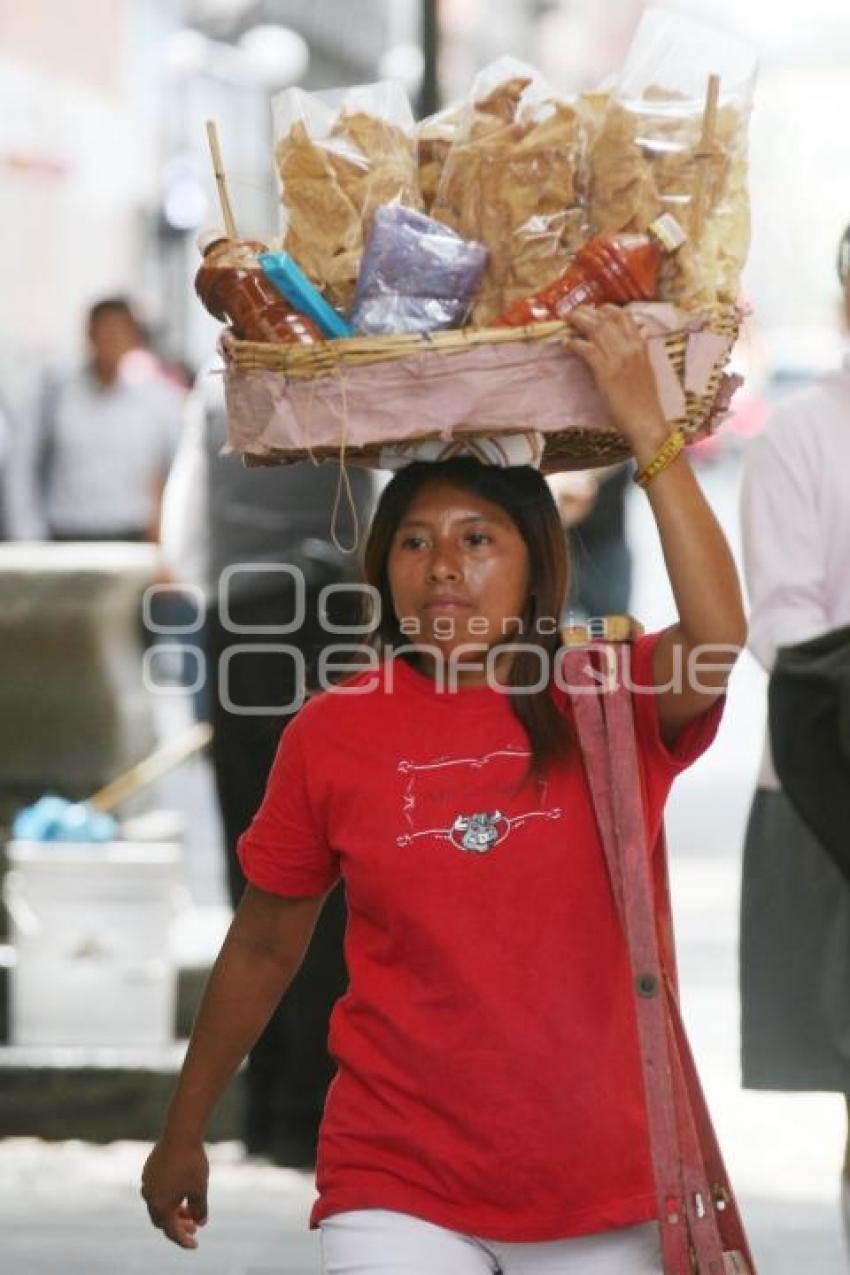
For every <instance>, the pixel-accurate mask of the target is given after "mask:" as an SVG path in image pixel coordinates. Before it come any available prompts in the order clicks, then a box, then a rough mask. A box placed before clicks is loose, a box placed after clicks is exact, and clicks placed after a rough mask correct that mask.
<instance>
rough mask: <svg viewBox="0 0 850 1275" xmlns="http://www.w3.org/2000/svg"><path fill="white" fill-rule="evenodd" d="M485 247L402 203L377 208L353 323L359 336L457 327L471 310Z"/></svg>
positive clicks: (364, 260) (358, 283) (358, 288)
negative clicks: (463, 237) (403, 205)
mask: <svg viewBox="0 0 850 1275" xmlns="http://www.w3.org/2000/svg"><path fill="white" fill-rule="evenodd" d="M486 260H487V249H486V248H484V247H483V246H482V245H481V244H480V243H474V242H473V241H471V240H468V239H462V238H461V237H460V235H458V234H456V233H455V232H454V231H453V230H451V229H450V228H449V227H448V226H444V225H443V224H442V222H439V221H435V220H434V219H433V217H426V216H425V214H424V213H420V212H416V211H415V210H414V209H412V208H404V207H402V206H401V205H400V204H385V205H384V206H383V207H382V208H379V209H378V210H377V212H376V213H375V217H374V221H373V224H372V233H371V234H370V236H369V242H368V244H367V245H366V251H365V253H364V254H363V263H362V265H361V268H360V277H359V279H358V281H357V293H356V296H355V298H354V308H353V310H352V313H351V323H352V326H353V327H354V330H355V332H357V333H358V335H360V336H386V335H389V334H391V333H393V332H433V331H434V330H435V329H437V328H451V327H457V326H458V325H459V324H461V323H463V321H464V319H465V318H466V316H467V314H468V313H469V310H470V307H471V305H472V302H473V299H474V297H475V292H476V289H477V287H478V281H479V279H480V278H481V272H482V271H483V269H484V265H485V262H486Z"/></svg>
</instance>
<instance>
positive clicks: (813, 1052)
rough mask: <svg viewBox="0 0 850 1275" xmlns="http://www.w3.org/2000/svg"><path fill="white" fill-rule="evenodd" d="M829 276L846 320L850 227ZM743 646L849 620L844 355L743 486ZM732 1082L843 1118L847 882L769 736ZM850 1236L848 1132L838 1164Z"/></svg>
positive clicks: (764, 653)
mask: <svg viewBox="0 0 850 1275" xmlns="http://www.w3.org/2000/svg"><path fill="white" fill-rule="evenodd" d="M838 273H839V278H840V280H841V284H842V287H843V289H844V302H845V311H846V315H847V321H848V326H850V227H848V229H847V231H845V234H844V237H843V239H842V241H841V248H840V251H839V260H838ZM741 514H742V528H743V547H744V570H745V575H746V580H747V588H748V592H749V595H750V602H751V615H750V626H749V646H750V649H751V651H752V652H753V654H754V655H755V657H756V659H757V660H758V661H759V663H760V664H761V665H762V666H763V667H764V668H765V669H766V671H767V672H768V673H769V672H770V671H771V669H772V668H773V665H774V662H775V659H776V653H777V648H778V647H781V646H791V645H796V644H798V643H801V642H804V641H806V640H807V639H809V638H812V637H815V636H816V635H819V634H823V633H827V632H830V631H832V630H835V629H839V628H841V627H843V626H845V625H848V624H850V354H848V355H847V356H846V357H845V359H844V364H843V367H842V368H841V370H839V371H835V372H832V373H829V374H828V375H826V376H823V377H820V378H818V379H817V380H815V381H813V382H812V383H811V384H809V385H807V386H806V387H805V388H804V389H802V390H800V391H799V392H798V393H796V394H794V395H791V396H789V397H788V398H786V399H784V400H783V401H782V402H781V403H780V404H779V406H778V407H777V408H776V409H775V410H774V412H773V415H772V417H771V420H770V421H769V423H768V427H767V429H766V430H765V432H764V433H763V434H762V435H761V436H760V437H759V438H758V439H757V440H756V441H755V442H754V443H752V444H751V446H750V448H749V450H748V453H747V460H746V467H745V473H744V483H743V492H742V506H741ZM741 1008H742V1063H743V1079H744V1084H745V1085H746V1086H747V1087H749V1088H756V1089H778V1090H821V1091H828V1092H836V1093H841V1094H844V1095H845V1096H846V1097H847V1099H848V1113H849V1114H850V887H849V886H848V884H847V881H846V879H845V878H844V877H843V876H842V874H841V873H840V872H839V870H838V868H837V867H836V866H835V864H834V863H833V862H832V860H831V859H830V858H829V857H828V855H827V853H826V851H825V850H824V849H823V847H822V845H821V843H820V842H819V841H817V840H816V838H815V837H814V836H813V834H812V832H811V831H810V830H809V828H808V827H807V826H806V825H805V824H804V823H803V821H802V819H801V818H800V817H799V815H798V813H797V811H796V810H795V808H794V807H793V806H792V804H791V802H790V801H789V800H788V798H787V796H786V794H785V792H784V791H783V790H782V788H781V787H780V785H779V782H778V780H777V778H776V774H775V771H774V767H773V762H772V758H771V754H770V743H769V740H768V741H767V742H766V745H765V752H764V758H763V762H762V769H761V774H760V777H759V783H758V788H757V790H756V794H755V798H754V801H753V807H752V811H751V814H750V820H749V825H748V828H747V838H746V845H745V850H744V876H743V898H742V918H741ZM843 1196H844V1212H845V1225H846V1226H847V1232H848V1240H850V1138H848V1145H847V1156H846V1160H845V1166H844V1178H843Z"/></svg>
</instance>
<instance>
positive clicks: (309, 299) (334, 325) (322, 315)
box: [258, 252, 354, 340]
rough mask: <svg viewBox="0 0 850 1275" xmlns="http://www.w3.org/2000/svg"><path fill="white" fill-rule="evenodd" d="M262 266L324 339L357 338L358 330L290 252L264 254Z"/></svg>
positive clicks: (269, 278)
mask: <svg viewBox="0 0 850 1275" xmlns="http://www.w3.org/2000/svg"><path fill="white" fill-rule="evenodd" d="M258 260H259V263H260V266H261V267H262V270H263V274H264V275H265V276H266V278H267V279H268V280H269V281H270V282H271V283H273V284H274V286H275V287H276V288H277V290H278V292H279V293H280V294H281V296H283V297H286V299H287V301H288V302H289V304H290V305H292V306H294V307H295V309H296V310H298V311H300V313H301V314H306V316H307V318H308V319H312V320H313V322H314V323H315V325H316V327H317V328H318V329H319V331H320V332H321V333H322V336H326V337H329V338H330V339H331V340H333V339H334V338H335V337H340V336H354V329H353V328H352V327H351V325H350V324H348V323H346V321H345V319H343V317H342V315H340V314H337V312H336V310H335V309H334V308H333V306H332V305H329V304H328V302H327V301H326V300H325V298H324V297H323V296H322V294H321V292H319V290H318V288H315V287H314V286H313V284H312V283H311V282H310V280H309V279H308V278H307V276H306V275H305V273H304V271H303V270H302V269H301V267H300V266H298V265H297V264H296V263H295V262H294V261H293V259H292V257H290V255H289V253H287V252H261V253H260V255H259V258H258Z"/></svg>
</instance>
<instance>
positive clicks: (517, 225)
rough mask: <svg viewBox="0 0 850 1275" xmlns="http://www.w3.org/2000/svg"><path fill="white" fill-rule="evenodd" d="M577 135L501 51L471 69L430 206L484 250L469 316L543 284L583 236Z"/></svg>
mask: <svg viewBox="0 0 850 1275" xmlns="http://www.w3.org/2000/svg"><path fill="white" fill-rule="evenodd" d="M584 138H585V130H584V126H583V122H582V117H581V114H580V112H579V110H578V109H577V107H576V105H575V104H574V103H571V102H567V101H565V100H563V99H562V98H559V97H558V96H557V95H556V94H554V93H553V92H552V90H551V89H550V88H549V87H548V85H547V84H546V82H545V81H544V80H543V79H542V77H541V76H540V75H539V73H538V72H537V71H535V70H534V69H533V68H532V67H528V66H525V65H524V64H523V63H522V62H517V61H516V60H515V59H513V58H501V59H499V61H497V62H495V63H493V64H492V65H491V66H489V67H486V68H485V69H484V70H483V71H482V72H481V73H480V74H479V75H478V77H477V78H476V80H475V82H474V84H473V86H472V91H471V93H470V96H469V99H468V101H467V102H466V103H465V105H464V107H463V111H462V115H461V120H460V123H459V125H458V129H457V135H456V137H455V140H454V142H453V143H452V145H451V147H450V149H449V151H448V154H447V155H446V157H445V162H444V164H443V168H442V173H441V175H440V181H439V186H438V189H437V194H436V198H435V200H434V204H433V207H432V210H431V211H432V215H433V216H434V217H436V218H437V219H438V220H439V221H442V222H445V223H446V225H448V226H451V227H452V228H453V229H454V230H456V231H457V232H458V234H460V235H462V236H463V238H465V239H472V240H475V241H477V242H478V243H481V244H483V245H484V247H485V248H486V249H487V252H488V261H487V268H486V270H485V272H484V277H483V280H482V284H481V288H480V290H479V294H478V299H477V300H476V303H475V306H474V309H473V319H474V321H475V323H476V324H479V325H482V324H487V323H490V322H492V321H493V320H494V319H495V318H497V317H498V315H500V314H501V313H502V312H503V311H504V310H505V309H506V308H507V307H508V305H509V304H510V303H511V302H512V301H516V300H518V299H519V298H521V297H525V296H528V295H529V294H531V293H533V292H537V291H539V290H540V288H542V287H544V286H545V285H546V284H548V283H551V281H552V280H553V279H556V278H557V277H558V275H559V274H562V273H563V271H564V270H565V268H566V266H567V265H568V263H569V260H570V256H571V254H572V253H573V252H574V251H575V249H576V248H577V247H578V246H579V245H580V244H581V243H582V242H583V240H584V239H585V238H586V231H587V225H586V221H587V219H586V207H585V143H584Z"/></svg>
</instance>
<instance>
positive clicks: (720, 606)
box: [567, 306, 747, 744]
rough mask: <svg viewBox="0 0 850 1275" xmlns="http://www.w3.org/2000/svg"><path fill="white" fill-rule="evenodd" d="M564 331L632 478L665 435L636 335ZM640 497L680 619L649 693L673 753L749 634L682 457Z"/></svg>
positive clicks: (605, 327)
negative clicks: (618, 436) (572, 335)
mask: <svg viewBox="0 0 850 1275" xmlns="http://www.w3.org/2000/svg"><path fill="white" fill-rule="evenodd" d="M570 322H571V323H574V325H575V328H576V330H577V331H578V332H579V333H580V334H581V335H580V337H579V338H577V339H571V340H569V341H568V342H567V348H568V349H569V350H571V351H572V352H573V353H575V354H578V355H580V357H581V358H583V359H584V361H585V362H586V363H587V365H588V366H589V367H590V369H591V371H592V372H593V374H594V377H595V379H596V383H597V386H598V388H599V391H600V393H601V395H602V397H603V398H604V399H605V402H606V404H607V406H608V409H609V411H610V413H611V416H612V417H613V419H614V421H615V422H616V424H617V426H618V428H619V430H620V432H621V433H622V434H623V435H624V437H625V438H626V439H627V440H628V441H629V443H630V444H631V447H632V451H633V453H634V457H635V460H636V462H637V466H638V470H641V469H644V468H645V467H646V466H647V465H648V464H649V463H650V462H651V461H652V460H653V459H654V458H655V457H656V456H657V454H658V452H659V450H660V448H661V447H662V446H663V445H664V443H665V442H666V441H667V439H668V438H669V437H670V433H671V430H670V426H669V424H668V422H667V421H666V420H665V418H664V414H663V412H662V410H661V405H660V403H659V400H658V390H657V387H656V382H655V376H654V375H653V371H652V365H651V363H650V360H649V354H648V352H647V347H646V343H645V341H644V339H643V337H642V335H641V331H640V329H639V327H638V325H637V324H636V322H635V321H634V319H632V317H631V316H630V315H629V314H627V313H626V312H625V311H623V310H621V309H620V308H619V307H617V306H601V307H600V308H599V309H597V310H591V309H588V308H583V309H581V310H576V311H574V312H573V314H571V315H570ZM645 491H646V495H647V497H648V499H649V503H650V505H651V507H652V512H653V514H654V516H655V522H656V525H657V527H658V534H659V536H660V539H661V548H662V551H663V554H664V561H665V563H666V566H667V574H668V576H669V579H670V585H671V588H672V590H673V597H674V599H675V602H676V609H677V612H678V622H677V623H676V624H674V625H672V626H671V627H670V628H668V629H665V630H664V632H663V633H662V635H661V637H660V639H659V641H658V644H657V646H656V648H655V654H654V662H653V676H654V681H655V684H656V686H659V687H664V688H665V689H664V690H663V691H661V692H660V693H659V697H658V716H659V721H660V725H661V733H662V736H663V737H664V740H665V742H666V743H668V744H672V743H673V742H674V741H675V739H676V737H677V735H678V734H679V732H680V731H681V730H682V728H683V727H684V726H686V725H687V723H688V722H690V721H692V720H693V718H695V717H698V716H699V715H700V714H701V713H704V712H705V711H706V709H707V708H709V707H710V706H711V704H712V703H713V702H714V701H715V700H716V699H717V698H718V697H719V696H720V695H722V694H723V692H724V691H725V689H726V683H727V682H728V680H729V675H730V673H731V671H732V668H733V666H734V664H735V660H736V659H737V657H738V654H739V653H740V650H741V648H742V647H743V645H744V643H745V641H746V635H747V625H746V618H745V615H744V606H743V601H742V598H741V586H740V582H739V580H738V573H737V570H736V568H735V562H734V559H733V557H732V552H731V550H730V548H729V545H728V543H727V541H726V537H725V536H724V534H723V531H722V530H721V527H720V524H719V523H718V521H717V519H716V518H715V516H714V513H713V511H712V509H711V507H710V505H709V504H708V501H707V500H706V499H705V496H704V495H703V493H702V490H701V488H700V486H699V483H698V482H697V480H696V478H695V477H694V473H693V470H692V469H691V467H690V464H689V462H688V459H687V457H686V456H685V454H684V452H680V453H679V455H678V456H677V457H676V459H675V460H673V461H672V462H671V463H670V464H668V465H667V466H666V468H664V469H663V470H661V472H659V473H658V474H656V475H655V477H654V478H651V479H650V480H649V481H648V483H647V484H646V487H645Z"/></svg>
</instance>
